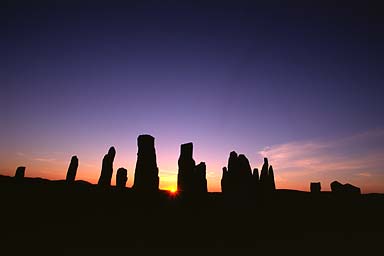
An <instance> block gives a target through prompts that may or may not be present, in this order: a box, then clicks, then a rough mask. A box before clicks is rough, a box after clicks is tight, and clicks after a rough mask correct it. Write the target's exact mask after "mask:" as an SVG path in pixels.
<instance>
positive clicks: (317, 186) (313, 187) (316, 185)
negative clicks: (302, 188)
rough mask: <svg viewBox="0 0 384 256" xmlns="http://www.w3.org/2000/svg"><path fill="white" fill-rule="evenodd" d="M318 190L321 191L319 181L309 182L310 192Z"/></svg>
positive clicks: (317, 191)
mask: <svg viewBox="0 0 384 256" xmlns="http://www.w3.org/2000/svg"><path fill="white" fill-rule="evenodd" d="M320 192H321V183H320V182H311V193H320Z"/></svg>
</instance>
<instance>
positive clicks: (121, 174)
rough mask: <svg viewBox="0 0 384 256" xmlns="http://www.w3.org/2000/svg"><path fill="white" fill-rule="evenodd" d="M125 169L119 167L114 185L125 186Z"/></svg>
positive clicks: (126, 178)
mask: <svg viewBox="0 0 384 256" xmlns="http://www.w3.org/2000/svg"><path fill="white" fill-rule="evenodd" d="M127 173H128V171H127V169H125V168H119V169H118V170H117V172H116V187H118V188H125V186H126V184H127V180H128V177H127Z"/></svg>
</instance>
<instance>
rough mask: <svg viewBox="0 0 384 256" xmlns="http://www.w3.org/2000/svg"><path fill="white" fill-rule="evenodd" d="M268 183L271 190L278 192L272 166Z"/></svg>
mask: <svg viewBox="0 0 384 256" xmlns="http://www.w3.org/2000/svg"><path fill="white" fill-rule="evenodd" d="M268 182H269V190H270V191H275V190H276V184H275V175H274V174H273V168H272V165H271V166H269V169H268Z"/></svg>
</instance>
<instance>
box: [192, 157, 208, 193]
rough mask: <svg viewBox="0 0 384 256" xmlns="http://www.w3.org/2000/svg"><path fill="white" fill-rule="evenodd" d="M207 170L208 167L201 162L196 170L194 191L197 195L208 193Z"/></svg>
mask: <svg viewBox="0 0 384 256" xmlns="http://www.w3.org/2000/svg"><path fill="white" fill-rule="evenodd" d="M206 169H207V167H206V165H205V163H204V162H200V163H199V164H198V165H196V167H195V168H194V183H193V189H192V191H193V192H195V193H196V194H205V193H207V192H208V188H207V178H206Z"/></svg>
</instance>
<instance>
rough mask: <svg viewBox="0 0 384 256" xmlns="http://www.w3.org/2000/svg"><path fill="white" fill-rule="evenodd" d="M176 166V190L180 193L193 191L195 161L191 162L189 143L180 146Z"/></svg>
mask: <svg viewBox="0 0 384 256" xmlns="http://www.w3.org/2000/svg"><path fill="white" fill-rule="evenodd" d="M178 165H179V172H178V174H177V190H178V191H180V192H187V193H188V192H191V191H192V190H193V179H194V177H193V176H194V168H195V160H193V144H192V143H191V142H190V143H186V144H182V145H181V146H180V157H179V161H178Z"/></svg>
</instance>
